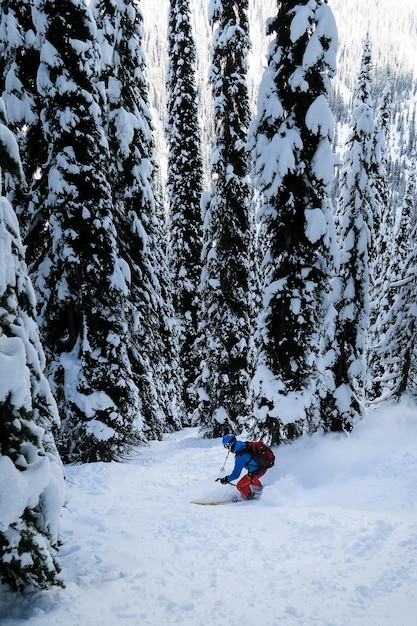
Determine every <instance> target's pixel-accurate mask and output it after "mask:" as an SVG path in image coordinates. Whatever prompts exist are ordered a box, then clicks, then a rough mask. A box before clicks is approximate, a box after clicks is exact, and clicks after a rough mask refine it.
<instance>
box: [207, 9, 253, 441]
mask: <svg viewBox="0 0 417 626" xmlns="http://www.w3.org/2000/svg"><path fill="white" fill-rule="evenodd" d="M247 9H248V3H247V0H221V1H217V2H212V3H211V4H210V10H209V19H210V22H211V24H212V26H217V28H216V30H215V32H214V38H213V61H212V65H211V68H210V81H211V85H212V92H213V97H214V119H215V128H216V131H215V138H214V147H213V152H212V157H211V167H212V174H213V186H212V190H211V194H210V196H209V197H206V198H205V206H204V212H205V216H204V248H203V260H204V269H203V275H202V287H201V300H202V305H201V323H200V328H199V336H198V340H197V343H196V345H197V347H198V349H199V350H200V353H201V355H202V373H201V376H200V377H199V379H198V380H197V387H198V393H199V405H198V408H197V410H196V413H195V419H196V421H197V423H198V424H199V425H200V427H201V432H202V433H203V434H204V435H205V436H219V435H221V434H225V433H226V432H228V431H230V430H232V431H235V432H236V431H238V430H239V429H242V427H243V424H244V423H245V421H246V419H247V416H248V413H249V404H248V389H249V386H248V383H249V372H248V347H249V335H250V328H249V306H250V300H249V264H250V262H251V260H250V258H249V250H250V239H251V236H252V231H251V218H250V201H251V192H250V186H249V183H248V156H247V153H246V151H245V144H246V140H247V130H248V126H249V102H248V92H247V83H246V72H247V53H248V51H249V48H250V41H249V35H248V31H249V24H248V18H247Z"/></svg>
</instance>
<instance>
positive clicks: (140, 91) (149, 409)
mask: <svg viewBox="0 0 417 626" xmlns="http://www.w3.org/2000/svg"><path fill="white" fill-rule="evenodd" d="M92 10H93V15H94V17H95V20H96V24H97V27H98V40H99V44H100V48H101V51H102V55H101V56H102V62H101V71H100V81H101V82H102V84H103V87H104V92H105V95H106V100H107V106H106V107H105V112H104V122H105V123H104V126H105V131H106V134H107V137H108V141H109V146H110V155H109V157H110V160H109V165H108V168H109V172H110V176H111V181H112V195H113V216H114V221H115V227H116V231H117V238H118V245H119V248H120V253H121V255H122V256H123V259H124V263H125V264H126V266H125V267H126V268H127V270H128V274H129V284H128V285H127V287H128V292H127V304H128V315H129V326H128V345H127V349H128V354H129V358H130V362H131V367H132V374H133V378H134V381H135V384H136V386H137V388H138V395H139V402H140V407H139V408H138V409H137V414H138V418H139V419H140V422H141V428H142V429H143V434H144V435H145V436H146V437H147V438H148V437H149V438H159V437H161V435H162V433H163V432H165V431H166V430H167V429H168V430H169V429H172V428H177V427H179V426H180V425H181V418H180V411H179V402H178V394H179V375H178V371H179V367H178V346H177V334H176V328H175V325H174V323H173V318H174V311H173V307H172V299H171V292H172V289H171V283H170V280H169V273H168V269H167V266H166V263H165V251H166V238H165V232H164V229H163V219H162V216H161V215H160V211H158V206H159V202H158V199H157V197H156V190H155V182H154V174H155V159H154V141H153V137H152V122H151V113H150V111H149V107H148V102H147V100H148V95H147V85H146V81H145V77H144V66H145V61H144V56H143V52H142V47H141V41H142V14H141V11H140V9H139V6H138V3H137V2H135V1H133V0H95V2H93V3H92Z"/></svg>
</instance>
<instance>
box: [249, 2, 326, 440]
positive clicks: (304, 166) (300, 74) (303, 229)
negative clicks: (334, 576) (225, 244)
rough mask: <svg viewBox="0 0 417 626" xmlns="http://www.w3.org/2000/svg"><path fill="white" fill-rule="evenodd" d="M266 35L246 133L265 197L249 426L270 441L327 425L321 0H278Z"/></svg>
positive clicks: (323, 30) (323, 29)
mask: <svg viewBox="0 0 417 626" xmlns="http://www.w3.org/2000/svg"><path fill="white" fill-rule="evenodd" d="M269 32H270V33H271V34H272V33H274V32H275V33H276V38H275V39H274V40H273V41H272V42H271V45H270V50H269V54H268V68H267V69H266V71H265V73H264V76H263V79H262V82H261V86H260V90H259V98H258V114H257V118H256V119H255V121H254V124H253V127H252V131H251V139H250V147H251V148H252V149H253V152H254V160H255V168H256V173H257V176H258V181H259V185H260V189H261V192H262V194H263V202H264V203H263V206H262V207H261V210H260V221H261V227H262V230H263V235H262V238H263V246H264V254H265V255H264V261H263V267H264V275H263V277H262V279H263V308H262V310H261V314H260V317H259V323H258V330H257V333H256V344H257V362H256V371H255V376H254V379H253V392H254V398H255V417H256V419H257V422H256V423H255V424H254V426H253V429H252V430H253V434H256V435H258V436H259V435H260V436H265V437H266V438H268V439H269V441H270V442H272V443H277V442H280V441H282V440H283V439H286V438H292V437H294V436H297V435H298V434H301V433H302V432H305V431H312V430H315V429H317V428H319V427H320V426H325V427H328V424H327V422H328V421H330V417H329V418H328V417H327V415H326V413H327V412H330V407H327V403H328V398H329V392H330V391H331V389H332V384H333V383H332V377H331V372H330V371H329V364H330V361H329V358H330V354H331V352H330V350H331V345H330V342H331V340H332V327H333V311H332V307H331V303H330V289H331V278H332V275H333V272H334V263H335V260H336V255H337V250H336V245H335V237H334V228H333V217H332V214H331V207H330V200H329V197H330V196H329V194H330V186H331V183H332V180H333V155H332V151H331V139H332V134H333V120H332V116H331V113H330V108H329V101H328V97H329V95H328V91H329V77H331V76H333V75H334V73H335V57H336V50H337V42H338V37H337V29H336V25H335V22H334V18H333V14H332V12H331V10H330V8H329V7H328V5H327V4H326V3H325V2H322V1H313V2H311V1H310V2H301V3H300V2H297V1H295V0H291V1H286V2H285V1H283V2H280V3H279V10H278V15H277V16H276V18H274V19H272V20H271V21H270V23H269ZM326 327H327V328H326ZM322 412H323V416H322V415H321V413H322Z"/></svg>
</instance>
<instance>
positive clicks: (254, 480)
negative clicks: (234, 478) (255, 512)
mask: <svg viewBox="0 0 417 626" xmlns="http://www.w3.org/2000/svg"><path fill="white" fill-rule="evenodd" d="M265 473H266V470H265V472H261V473H257V474H256V475H255V474H246V476H243V478H241V479H240V480H239V482H238V483H237V485H236V487H237V488H238V490H239V491H240V493H241V495H242V497H243V498H244V499H245V500H247V499H248V496H249V494H250V493H251V492H253V493H256V492H257V491H258V492H259V491H262V485H261V481H260V480H259V479H260V478H261V476H263V475H264V474H265ZM251 487H253V490H252V489H251Z"/></svg>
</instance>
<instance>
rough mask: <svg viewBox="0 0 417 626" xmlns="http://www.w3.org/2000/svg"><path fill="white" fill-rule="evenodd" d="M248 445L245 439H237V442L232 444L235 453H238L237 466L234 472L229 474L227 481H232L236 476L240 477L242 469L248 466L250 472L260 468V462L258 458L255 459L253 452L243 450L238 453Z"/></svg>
mask: <svg viewBox="0 0 417 626" xmlns="http://www.w3.org/2000/svg"><path fill="white" fill-rule="evenodd" d="M245 447H246V444H245V443H243V441H236V443H234V444H233V446H232V449H231V450H232V452H233V454H236V457H235V466H234V468H233V472H232V473H231V474H229V476H228V477H227V481H228V482H231V481H232V480H234V479H235V478H239V476H240V473H241V471H242V470H243V469H244V468H246V469H247V470H248V472H250V473H252V472H256V470H257V469H259V463H258V461H257V460H256V459H254V457H253V455H252V453H251V452H243V453H242V454H238V452H239V450H242V449H243V448H245Z"/></svg>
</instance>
